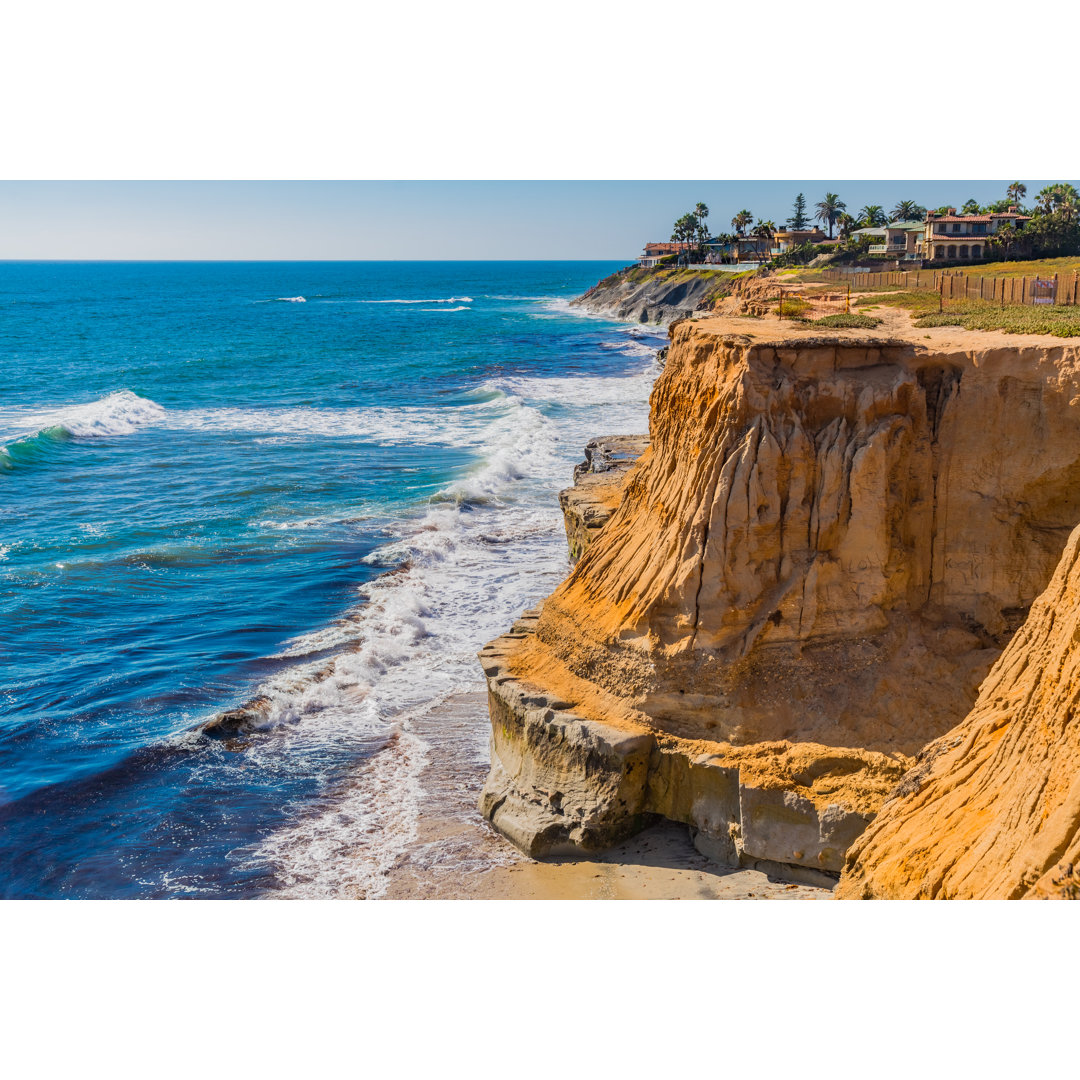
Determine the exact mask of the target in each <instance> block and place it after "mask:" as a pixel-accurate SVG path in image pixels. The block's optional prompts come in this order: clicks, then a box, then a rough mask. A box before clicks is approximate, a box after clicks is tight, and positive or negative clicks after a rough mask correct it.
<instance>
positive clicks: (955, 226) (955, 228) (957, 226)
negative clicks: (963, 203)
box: [952, 221, 960, 233]
mask: <svg viewBox="0 0 1080 1080" xmlns="http://www.w3.org/2000/svg"><path fill="white" fill-rule="evenodd" d="M952 231H953V232H954V233H958V232H959V231H960V222H958V221H954V222H953V227H952Z"/></svg>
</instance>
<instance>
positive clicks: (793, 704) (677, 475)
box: [489, 318, 1080, 869]
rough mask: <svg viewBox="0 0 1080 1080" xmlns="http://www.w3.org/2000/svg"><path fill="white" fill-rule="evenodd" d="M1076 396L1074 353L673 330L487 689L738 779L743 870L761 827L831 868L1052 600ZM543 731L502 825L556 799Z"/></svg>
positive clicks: (998, 340)
mask: <svg viewBox="0 0 1080 1080" xmlns="http://www.w3.org/2000/svg"><path fill="white" fill-rule="evenodd" d="M1078 399H1080V348H1078V347H1077V346H1076V345H1069V344H1064V343H1062V342H1061V341H1058V340H1054V341H1053V342H1052V343H1050V342H1047V341H1045V340H1043V339H1034V340H1032V339H1025V338H1017V337H1013V338H1009V337H1007V336H1006V335H1002V334H984V335H976V334H961V333H952V334H951V335H948V334H938V335H937V336H936V337H935V338H934V339H932V340H931V342H930V344H929V345H927V344H924V341H923V338H922V336H919V337H918V338H913V337H902V336H896V335H890V334H888V333H884V332H873V331H871V332H866V331H863V332H855V331H839V332H836V331H832V332H830V333H828V334H822V333H820V332H817V331H814V330H813V329H812V328H807V329H805V330H796V329H781V328H780V327H778V326H777V324H775V323H774V324H772V327H771V328H770V326H769V325H768V324H763V323H756V322H754V321H753V320H746V319H740V318H723V319H721V318H717V319H704V320H699V321H686V322H682V323H679V324H677V325H675V326H674V327H673V328H672V333H671V346H670V350H669V354H668V359H667V366H666V369H665V371H664V374H663V375H662V376H661V378H660V379H659V380H658V381H657V383H656V386H655V388H654V390H653V395H652V401H651V418H650V440H651V443H650V447H649V449H648V450H647V451H646V452H645V453H644V455H643V456H642V458H641V459H640V461H639V462H638V464H637V465H636V466H635V467H634V469H633V470H632V471H631V472H630V474H629V476H628V477H627V480H626V482H625V485H624V487H623V488H622V501H621V503H620V504H619V507H618V509H617V510H616V511H615V513H614V514H613V515H612V517H611V519H610V520H609V521H608V522H607V524H606V525H605V526H604V528H603V531H602V532H600V533H599V535H597V536H596V537H595V539H594V540H593V541H592V542H591V544H590V546H589V547H588V550H587V551H586V552H585V554H584V555H583V556H582V558H581V560H580V562H579V563H578V565H577V566H576V568H575V569H574V571H573V572H572V573H571V575H570V576H569V578H567V580H566V581H565V582H564V583H563V584H562V585H561V586H560V587H559V588H558V589H557V590H556V591H555V593H554V594H553V595H552V596H551V597H549V598H548V600H547V601H546V602H545V603H544V605H543V608H542V612H541V614H540V617H539V619H538V620H537V621H536V622H535V632H534V633H528V634H524V635H518V636H516V637H514V638H513V640H506V639H500V644H499V657H500V659H499V664H500V669H499V670H500V674H499V677H498V678H499V679H500V680H501V682H500V683H499V685H498V686H490V684H489V687H490V689H491V692H492V694H493V695H496V696H497V695H498V694H500V693H502V692H503V691H502V690H500V686H501V687H509V686H510V685H511V684H513V685H514V686H516V687H518V688H519V689H520V688H527V689H520V692H521V693H524V694H526V695H528V694H533V695H534V696H536V700H538V701H539V700H548V699H550V700H555V701H558V702H560V703H561V704H560V709H559V710H556V711H561V712H562V713H566V714H572V715H573V716H574V717H575V718H576V720H575V722H578V721H582V722H586V723H596V724H601V725H603V726H604V729H605V730H610V729H616V730H622V731H624V732H626V733H627V734H628V735H631V736H632V735H635V734H640V733H642V732H647V733H651V734H652V735H653V737H654V739H655V740H656V745H657V747H659V748H660V749H661V750H662V754H661V755H659V756H657V755H654V756H653V758H651V759H650V760H651V761H653V763H654V764H653V765H652V766H650V768H655V767H658V766H657V765H656V763H657V762H660V763H663V761H664V760H666V759H664V758H663V754H673V753H674V754H681V755H683V756H684V757H685V759H686V760H687V761H691V762H692V761H697V760H699V759H701V757H702V755H709V756H710V760H712V761H713V763H714V764H716V765H717V766H718V767H719V766H721V765H722V766H723V767H724V768H731V769H738V771H739V776H740V780H739V791H740V792H746V793H747V794H746V795H745V797H744V796H743V795H742V794H740V797H739V800H738V801H739V810H738V812H737V813H735V815H734V818H733V817H732V816H731V815H730V814H729V815H728V818H729V820H728V822H727V825H726V826H725V829H722V830H720V832H723V833H724V835H728V836H733V837H735V848H736V849H737V851H738V853H739V857H740V858H743V857H750V856H755V855H756V856H757V857H760V858H768V859H775V858H776V856H775V855H774V854H768V855H765V854H761V853H760V852H755V851H753V850H751V849H750V848H748V847H746V846H745V845H746V843H747V842H749V841H748V837H749V836H750V835H751V833H752V832H753V830H752V829H751V827H750V826H751V823H750V822H749V821H748V820H747V819H746V815H747V814H749V813H751V811H752V812H753V813H755V814H758V815H759V816H760V817H761V821H762V822H764V821H765V820H766V818H768V822H769V824H768V828H765V827H764V825H763V826H762V828H761V829H759V830H758V832H757V834H756V835H759V836H760V837H761V840H760V844H761V846H762V850H766V849H767V850H768V851H769V852H776V851H780V850H783V851H786V852H787V856H785V858H787V859H788V860H791V861H799V858H800V857H801V858H802V859H803V861H804V862H805V864H807V865H813V866H827V868H833V867H835V868H837V869H838V868H839V865H840V864H841V863H840V861H837V860H842V855H843V852H842V850H840V852H839V855H836V850H837V849H836V843H838V842H839V841H838V840H837V839H836V838H837V837H846V838H847V839H846V840H845V841H844V843H847V842H850V839H851V838H852V835H851V832H850V829H848V827H847V826H846V825H844V826H841V818H842V817H843V815H845V814H847V815H851V816H858V818H859V819H860V822H861V824H860V825H859V828H861V827H862V825H863V824H865V821H866V820H868V819H869V817H870V816H871V815H872V814H873V813H875V812H876V811H877V810H878V808H879V807H880V806H881V804H882V802H883V801H884V799H885V796H886V794H887V792H888V791H889V790H890V788H891V787H892V786H893V785H894V784H895V782H896V781H897V780H898V779H899V777H900V776H901V775H902V774H903V772H904V771H905V770H906V769H907V768H908V767H910V765H911V763H912V759H913V756H914V755H915V754H917V753H918V752H919V750H920V749H921V748H922V747H923V746H924V745H925V744H926V743H927V742H928V741H930V740H932V739H935V738H937V737H938V736H940V735H941V734H942V733H943V732H945V731H947V730H948V729H949V728H951V727H953V726H954V725H955V724H956V723H957V722H958V721H959V720H960V719H961V718H962V717H963V716H965V715H966V714H967V712H968V711H969V710H970V708H971V706H972V704H973V703H974V701H975V698H976V693H977V688H978V685H979V683H980V682H981V681H982V679H983V678H984V677H985V675H986V673H987V672H988V670H989V669H990V666H991V665H992V663H993V662H994V660H996V659H997V657H998V655H999V654H1000V650H1001V648H1002V647H1003V646H1004V645H1005V644H1006V643H1007V642H1008V640H1009V638H1010V636H1011V634H1012V633H1013V632H1014V631H1015V629H1016V628H1017V626H1019V624H1020V623H1021V622H1022V620H1023V618H1024V616H1025V614H1026V612H1027V610H1028V607H1029V605H1030V604H1031V602H1032V600H1033V599H1034V598H1035V597H1036V596H1037V595H1038V594H1039V593H1040V592H1041V591H1042V590H1043V589H1044V588H1045V586H1046V583H1047V582H1048V581H1049V579H1050V577H1051V574H1052V573H1053V570H1054V567H1055V565H1056V564H1057V561H1058V559H1059V557H1060V555H1061V551H1062V549H1063V547H1064V545H1065V542H1066V539H1067V538H1068V535H1069V532H1070V530H1071V529H1072V527H1073V525H1074V524H1075V523H1076V521H1077V520H1080V410H1077V409H1076V406H1075V402H1076V401H1077V400H1078ZM506 692H507V693H509V690H507V691H506ZM537 695H538V696H537ZM542 715H543V714H542V712H541V713H538V714H537V716H538V717H540V718H541V719H536V720H535V722H532V723H531V724H530V725H527V730H528V731H529V732H531V733H533V734H530V735H529V736H528V737H527V738H526V737H524V736H522V739H518V740H517V741H515V742H514V747H513V750H512V751H510V750H508V751H507V753H508V754H510V755H511V756H512V758H513V761H514V763H515V765H514V767H513V768H508V767H506V762H505V761H503V762H502V764H501V765H499V764H498V763H496V765H497V768H499V769H501V774H500V777H499V779H498V782H497V783H496V782H495V781H493V782H492V784H493V787H492V792H494V793H495V795H496V796H497V799H502V800H503V802H502V803H501V804H500V805H503V806H504V809H505V810H506V812H509V808H510V807H512V806H513V805H515V800H520V802H521V805H524V804H525V803H528V802H529V801H530V800H533V799H534V796H535V795H536V793H535V792H533V791H532V790H531V788H530V786H529V785H530V781H528V780H527V779H526V776H527V773H528V770H527V769H526V768H525V767H524V766H523V765H522V762H525V761H526V759H528V757H529V755H530V753H531V751H530V749H529V746H530V743H529V740H530V739H533V738H540V737H541V734H542V732H543V730H544V729H543V721H542ZM522 730H525V729H522ZM566 730H570V729H566ZM573 730H574V731H577V730H578V729H577V728H575V729H573ZM582 730H584V729H582ZM581 737H582V738H586V736H585V735H582V736H581ZM575 738H577V736H576V735H575ZM605 738H606V736H605ZM586 741H587V739H586ZM609 742H610V740H609ZM508 745H509V744H508ZM498 752H499V750H498V746H497V747H496V755H498ZM584 760H585V758H584V757H583V758H582V761H584ZM553 761H554V758H550V757H549V758H548V759H547V764H546V766H545V767H546V768H547V767H551V766H552V762H553ZM519 766H520V769H519V773H517V774H516V773H515V771H514V769H515V768H519ZM605 767H606V766H605ZM665 767H667V766H666V765H665ZM583 768H584V766H583ZM522 769H524V771H521V770H522ZM586 774H587V770H586V771H585V772H582V774H581V776H580V777H578V778H577V779H576V780H575V783H576V784H577V787H576V788H575V790H577V791H580V790H581V785H582V784H586V783H587V775H586ZM493 775H494V774H493ZM518 775H520V777H521V780H520V784H519V781H518V779H516V776H518ZM545 782H548V781H545ZM554 782H555V781H551V783H554ZM611 782H612V783H613V784H614V783H615V780H614V779H612V781H611ZM619 782H620V783H621V781H619ZM613 790H614V788H613ZM649 790H651V791H653V793H654V795H655V792H656V790H658V789H657V788H656V785H653V788H651V789H649ZM758 791H766V792H767V791H774V792H778V793H779V794H778V795H776V796H775V798H774V797H771V796H770V798H769V799H764V801H762V799H759V798H758V796H757V795H752V794H749V793H751V792H758ZM489 794H490V793H489ZM729 795H730V793H728V794H727V795H725V796H724V799H727V800H728V801H729V802H730V798H729ZM788 796H790V798H789V797H788ZM536 797H537V798H540V796H536ZM635 798H637V803H636V804H635V805H636V807H637V809H636V810H635V813H660V814H664V815H665V816H671V817H673V818H674V819H675V820H687V815H688V814H689V811H686V810H685V808H680V807H681V806H682V804H681V803H680V804H679V806H675V804H674V803H672V806H671V807H667V805H666V803H665V801H664V798H662V797H659V796H656V797H653V795H650V794H649V791H645V792H644V793H643V794H641V795H640V797H638V796H635ZM680 798H681V796H680ZM497 799H489V805H493V804H494V801H497ZM507 800H509V801H507ZM770 800H771V801H770ZM541 801H542V799H541ZM559 801H560V806H559V807H558V808H555V809H554V810H551V808H550V807H549V808H548V809H549V810H550V811H551V813H554V814H555V815H556V818H557V817H558V815H559V814H568V813H572V812H573V800H569V801H568V800H567V799H566V798H561V799H560V800H559ZM676 801H678V800H676ZM605 805H606V804H605ZM614 805H615V804H612V806H614ZM726 805H727V803H725V806H726ZM755 808H756V809H755ZM519 809H520V807H519ZM669 810H670V813H669ZM547 812H548V811H547V810H546V811H545V813H547ZM609 812H610V813H609ZM515 813H517V811H515ZM598 813H599V811H598ZM614 813H615V810H614V809H612V808H611V807H608V808H607V809H606V810H605V811H604V814H609V817H604V818H603V820H604V822H605V825H604V829H605V830H606V831H607V832H609V833H611V834H612V835H614V834H615V833H617V832H618V831H619V830H618V829H617V828H616V827H615V826H614V825H613V819H612V818H610V814H614ZM740 815H742V817H741V818H740ZM762 815H764V816H762ZM526 817H527V815H526ZM601 817H603V815H601ZM713 817H716V815H714V816H713ZM713 817H710V814H709V812H707V810H706V809H703V810H702V811H701V813H700V814H699V815H698V817H697V818H695V817H693V816H692V815H690V820H691V823H692V824H693V823H695V822H696V821H697V820H698V818H700V819H701V820H704V821H711V820H713ZM787 818H790V820H791V822H792V829H791V831H790V834H789V835H785V834H784V832H783V829H782V827H781V826H782V822H783V820H785V819H787ZM516 820H517V822H518V826H517V828H518V835H519V836H522V835H525V832H527V830H528V827H529V826H528V825H524V826H523V825H521V822H522V820H524V819H523V818H522V817H521V815H520V814H518V816H517V817H516ZM596 820H597V821H599V820H600V817H598V818H597V819H596ZM716 820H719V817H716ZM548 824H549V825H550V824H551V822H549V823H548ZM695 827H699V826H698V825H696V824H695ZM523 829H524V830H525V832H523V831H522V830H523ZM718 829H719V826H718ZM815 829H816V830H817V833H816V834H815V833H814V830H815ZM556 831H557V830H556ZM811 834H814V835H811ZM582 835H584V834H582ZM595 835H596V836H599V835H600V834H599V833H596V834H595ZM717 842H718V843H721V842H722V843H723V844H727V841H726V840H723V837H720V839H719V840H718V841H717ZM740 845H742V846H741V847H740ZM823 852H827V853H828V854H827V855H823V854H822V853H823ZM796 853H801V856H798V857H797V855H796ZM823 860H824V861H823ZM781 861H783V860H781Z"/></svg>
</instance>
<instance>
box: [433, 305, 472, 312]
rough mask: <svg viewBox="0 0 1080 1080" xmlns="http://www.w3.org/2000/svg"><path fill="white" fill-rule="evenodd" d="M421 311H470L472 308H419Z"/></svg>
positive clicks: (463, 306)
mask: <svg viewBox="0 0 1080 1080" xmlns="http://www.w3.org/2000/svg"><path fill="white" fill-rule="evenodd" d="M420 310H421V311H472V308H471V307H469V305H468V304H463V305H461V306H460V307H442V308H438V307H426V308H421V309H420Z"/></svg>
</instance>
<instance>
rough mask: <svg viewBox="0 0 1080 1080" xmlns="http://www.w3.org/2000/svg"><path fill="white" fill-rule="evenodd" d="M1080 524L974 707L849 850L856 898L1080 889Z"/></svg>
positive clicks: (996, 895)
mask: <svg viewBox="0 0 1080 1080" xmlns="http://www.w3.org/2000/svg"><path fill="white" fill-rule="evenodd" d="M1078 643H1080V528H1078V529H1077V530H1076V531H1075V532H1074V533H1073V534H1072V536H1071V537H1070V539H1069V544H1068V546H1067V547H1066V549H1065V553H1064V555H1063V556H1062V558H1061V562H1060V564H1059V565H1058V568H1057V571H1056V572H1055V574H1054V577H1053V580H1052V581H1051V582H1050V586H1049V588H1047V590H1046V592H1044V593H1043V594H1042V596H1040V597H1039V598H1038V599H1037V600H1036V601H1035V603H1034V604H1033V605H1032V608H1031V613H1030V614H1029V615H1028V618H1027V621H1026V622H1025V623H1024V625H1023V626H1022V627H1021V628H1020V630H1019V631H1018V632H1017V634H1016V636H1015V637H1014V638H1013V639H1012V641H1011V642H1010V644H1009V646H1008V648H1007V649H1006V650H1005V652H1004V653H1003V654H1002V656H1001V659H1000V660H999V661H998V662H997V664H995V665H994V668H993V670H992V671H991V672H990V675H989V676H988V677H987V679H986V681H985V682H984V683H983V685H982V689H981V691H980V693H979V699H978V701H977V702H976V703H975V708H974V709H972V711H971V713H970V715H968V716H967V718H966V719H965V720H964V721H963V722H962V723H960V724H958V725H957V726H956V727H955V728H953V729H952V730H951V731H950V732H948V733H947V734H946V735H943V736H942V737H941V738H939V739H937V740H936V741H934V742H932V743H931V744H930V745H929V746H927V747H926V749H925V750H924V751H923V752H922V753H921V754H920V755H919V759H918V763H917V765H916V766H915V768H914V769H912V770H911V772H909V773H908V774H907V775H906V776H905V777H904V779H903V780H902V781H901V783H900V785H899V787H898V788H897V790H896V791H895V792H894V793H893V795H892V797H891V798H890V800H889V801H888V802H886V804H885V805H884V807H883V808H882V810H881V813H880V814H879V815H878V817H877V818H876V820H875V821H874V822H873V824H872V825H871V826H870V828H869V829H868V830H867V832H866V833H864V834H863V836H862V837H861V838H860V839H859V840H858V841H857V842H856V844H855V846H854V847H853V849H852V851H851V852H850V854H849V859H848V864H847V867H846V868H845V870H844V874H843V877H842V879H841V882H840V889H839V892H840V895H842V896H844V897H848V898H872V897H885V898H907V899H922V898H939V899H952V898H958V897H959V898H966V899H1017V898H1020V897H1069V898H1071V899H1075V898H1077V895H1078V893H1080V877H1078V874H1077V869H1078V867H1080V722H1078V721H1077V719H1076V713H1077V702H1078V700H1080V644H1078Z"/></svg>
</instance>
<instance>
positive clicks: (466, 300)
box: [355, 296, 473, 304]
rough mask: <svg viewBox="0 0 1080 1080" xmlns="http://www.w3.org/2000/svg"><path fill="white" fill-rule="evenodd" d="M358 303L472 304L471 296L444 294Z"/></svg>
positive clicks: (360, 302) (358, 302)
mask: <svg viewBox="0 0 1080 1080" xmlns="http://www.w3.org/2000/svg"><path fill="white" fill-rule="evenodd" d="M355 302H356V303H357V304H471V303H472V302H473V298H472V297H471V296H444V297H441V298H439V299H436V300H396V299H395V300H357V301H355Z"/></svg>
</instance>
